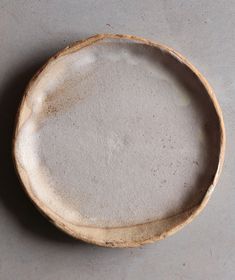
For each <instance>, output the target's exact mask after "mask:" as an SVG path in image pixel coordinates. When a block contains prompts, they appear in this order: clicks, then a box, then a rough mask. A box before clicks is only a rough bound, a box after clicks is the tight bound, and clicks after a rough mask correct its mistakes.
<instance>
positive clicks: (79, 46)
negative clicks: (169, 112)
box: [12, 33, 226, 248]
mask: <svg viewBox="0 0 235 280" xmlns="http://www.w3.org/2000/svg"><path fill="white" fill-rule="evenodd" d="M103 39H126V40H130V41H136V42H140V43H143V44H145V45H149V46H153V47H156V48H158V49H160V50H162V51H165V52H167V53H168V54H170V55H171V56H172V57H173V58H174V59H176V60H178V61H180V62H181V63H182V64H184V65H186V66H187V68H188V69H190V70H191V71H192V72H193V73H194V74H195V76H196V77H197V78H198V80H199V81H200V82H201V83H202V85H203V87H204V88H205V90H206V92H207V94H208V96H209V98H210V100H211V102H212V104H213V107H214V109H215V112H216V115H217V117H218V123H219V130H220V139H219V140H220V142H219V152H218V165H217V169H216V172H215V174H214V177H213V180H212V183H211V185H210V186H209V187H208V189H207V192H206V193H205V195H204V197H203V198H202V200H201V202H199V203H198V204H197V205H196V206H195V207H192V208H190V209H186V210H184V211H183V213H186V212H188V213H189V215H188V217H186V218H185V220H183V221H181V222H179V223H178V224H177V225H175V226H173V227H171V228H170V229H167V230H165V231H164V232H163V233H161V234H160V235H159V234H157V235H153V236H151V237H149V238H148V239H147V240H138V241H134V240H132V241H129V242H128V241H127V242H125V241H124V242H122V243H120V242H115V240H114V241H112V242H106V241H105V240H103V241H97V240H95V239H90V238H87V237H86V236H83V235H81V234H80V235H79V232H75V231H73V230H72V229H70V228H68V227H67V226H66V225H65V224H64V223H63V222H62V221H61V220H60V219H59V216H57V217H55V216H54V215H52V213H53V212H51V210H49V208H48V207H46V206H45V205H44V204H42V203H41V202H40V200H39V199H37V198H36V197H35V196H34V195H33V194H32V192H31V191H30V189H29V188H28V186H27V185H26V183H25V182H23V179H22V177H23V175H22V173H23V172H22V168H21V167H20V166H19V164H18V161H17V159H16V152H15V151H16V146H15V142H16V138H17V134H18V131H19V130H20V125H19V119H20V113H21V109H22V108H23V106H24V103H25V98H26V96H27V93H28V92H29V91H30V89H31V87H32V86H33V85H34V82H35V81H36V80H37V78H38V76H39V75H40V74H41V73H42V72H43V71H44V69H45V68H47V66H48V65H49V64H50V63H51V62H52V61H54V60H55V59H57V58H58V57H61V56H64V55H67V54H70V53H73V52H76V51H79V50H80V49H82V48H84V47H87V46H90V45H92V44H94V43H96V42H98V41H101V40H103ZM225 143H226V136H225V126H224V120H223V115H222V111H221V108H220V106H219V103H218V101H217V99H216V96H215V94H214V91H213V89H212V87H211V86H210V84H209V83H208V81H207V80H206V78H205V77H204V76H203V75H202V74H201V73H200V72H199V70H198V69H197V68H196V67H195V66H194V65H192V64H191V63H190V62H189V61H188V60H187V59H186V58H185V57H184V56H183V55H181V54H180V53H178V52H177V51H175V50H174V49H172V48H170V47H168V46H166V45H164V44H160V43H158V42H154V41H152V40H147V39H144V38H142V37H139V36H134V35H128V34H106V33H104V34H97V35H94V36H91V37H88V38H87V39H85V40H81V41H77V42H74V43H72V44H70V45H69V46H67V47H65V48H64V49H62V50H60V51H59V52H57V53H56V54H55V55H53V56H52V57H51V58H49V59H48V61H47V62H46V63H45V64H44V65H43V66H42V67H41V68H40V69H39V70H38V71H37V72H36V74H35V75H34V76H33V77H32V78H31V80H30V82H29V83H28V86H27V87H26V89H25V91H24V94H23V98H22V101H21V103H20V106H19V108H18V111H17V114H16V120H15V129H14V134H13V140H12V157H13V163H14V166H15V169H16V172H17V175H18V177H19V180H20V182H21V185H22V188H23V190H24V191H25V193H26V194H27V196H28V197H29V198H30V199H31V201H32V202H33V204H34V205H35V206H36V208H37V209H38V210H39V211H40V212H41V213H42V214H43V215H44V216H45V217H46V218H47V219H48V220H49V221H50V222H51V223H53V224H54V225H55V226H56V227H57V228H58V229H60V230H62V231H63V232H65V233H67V234H69V235H70V236H72V237H74V238H76V239H79V240H82V241H85V242H87V243H91V244H95V245H99V246H103V247H112V248H114V247H116V248H117V247H118V248H127V247H138V246H141V245H144V244H148V243H153V242H155V241H158V240H162V239H164V238H166V237H167V236H170V235H172V234H174V233H176V232H177V231H179V230H180V229H182V228H183V227H184V226H185V225H187V224H189V223H190V222H191V221H192V220H193V219H194V218H195V217H196V216H197V215H198V214H199V213H200V212H201V211H202V210H203V209H204V207H205V206H206V205H207V203H208V201H209V199H210V197H211V194H212V192H213V190H214V188H215V185H216V184H217V182H218V179H219V176H220V174H221V170H222V166H223V162H224V155H225ZM180 214H182V213H178V214H177V215H180ZM167 218H168V217H167ZM167 218H166V219H167ZM150 223H152V222H147V223H144V224H145V225H148V224H150ZM140 225H142V224H140ZM133 226H137V227H138V226H139V225H133ZM133 226H129V227H127V228H131V227H133Z"/></svg>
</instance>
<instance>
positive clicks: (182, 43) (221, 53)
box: [0, 0, 235, 280]
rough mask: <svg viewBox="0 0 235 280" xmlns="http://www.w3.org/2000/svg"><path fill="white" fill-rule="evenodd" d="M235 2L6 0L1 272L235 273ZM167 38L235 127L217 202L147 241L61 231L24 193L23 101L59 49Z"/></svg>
mask: <svg viewBox="0 0 235 280" xmlns="http://www.w3.org/2000/svg"><path fill="white" fill-rule="evenodd" d="M234 14H235V2H234V1H228V0H226V1H176V0H174V1H173V0H172V1H166V0H162V1H149V0H146V1H139V0H138V1H111V0H109V1H100V0H96V1H46V0H44V1H43V0H41V1H29V0H28V1H22V0H19V1H8V0H6V1H2V0H0V38H1V43H0V46H1V48H0V66H1V67H0V133H1V134H0V135H1V142H0V143H1V145H0V166H1V169H0V216H1V223H0V233H1V234H0V279H3V280H8V279H10V280H12V279H17V280H21V279H29V280H30V279H44V280H49V279H57V280H60V279H67V280H70V279H113V280H115V279H136V280H137V279H161V280H162V279H176V280H177V279H195V280H196V279H209V280H210V279H213V280H215V279H218V280H220V279H226V280H227V279H228V280H230V279H234V278H235V268H234V263H235V251H234V247H235V215H234V213H235V203H234V201H235V187H234V186H235V173H234V166H235V148H234V139H235V121H234V119H235V109H234V102H235V94H234V90H235V83H234V76H235V55H234V42H235V29H234V26H235V17H234ZM103 32H112V33H113V32H114V33H131V34H134V35H139V36H143V37H146V38H149V39H153V40H157V41H159V42H162V43H165V44H167V45H169V46H171V47H173V48H175V49H176V50H178V51H180V52H181V53H182V54H183V55H185V56H186V57H187V58H188V59H189V60H190V61H191V62H192V63H194V64H195V65H196V66H197V67H198V68H199V70H201V72H202V73H203V74H204V75H205V76H206V77H207V79H208V80H209V82H210V83H211V84H212V86H213V87H214V89H215V92H216V94H217V98H218V100H219V102H220V104H221V107H222V110H223V113H224V118H225V125H226V129H227V150H226V159H225V165H224V169H223V173H222V176H221V178H220V181H219V184H218V186H217V188H216V191H215V192H214V194H213V196H212V199H211V201H210V202H209V204H208V207H207V208H206V209H205V210H204V211H203V213H202V214H201V215H200V216H199V217H198V218H197V219H196V220H195V221H194V222H193V223H192V224H190V225H189V226H187V227H186V228H184V229H183V230H182V231H180V232H179V233H177V234H176V235H174V236H172V237H170V238H168V239H166V240H164V241H161V242H159V243H156V244H153V245H147V246H145V247H143V248H139V249H123V250H122V249H105V248H98V247H95V246H91V245H87V244H84V243H80V242H77V241H74V240H72V239H70V238H69V237H67V236H65V235H64V234H63V233H61V232H59V231H58V230H57V229H55V228H54V227H53V226H52V225H51V224H50V223H49V222H47V221H46V219H44V218H43V217H42V216H41V215H40V214H39V213H38V212H37V211H36V210H35V209H34V207H33V206H32V205H31V203H30V202H29V200H28V199H27V198H26V197H25V195H24V194H23V192H22V190H21V188H20V185H19V182H18V180H17V177H16V175H15V172H14V169H13V165H12V162H11V152H10V151H11V150H10V148H11V134H12V127H13V122H14V117H15V112H16V108H17V105H18V103H19V101H20V99H21V96H22V91H23V89H24V87H25V85H26V84H27V81H28V80H29V78H30V77H31V76H32V74H33V73H34V72H35V71H36V70H37V69H38V67H39V66H40V65H42V63H44V62H45V60H46V59H47V58H48V57H49V56H51V55H52V54H54V53H55V52H56V51H57V50H59V49H61V48H63V47H64V46H66V45H67V44H69V43H71V42H72V41H75V40H78V39H81V38H85V37H88V36H91V35H93V34H95V33H103Z"/></svg>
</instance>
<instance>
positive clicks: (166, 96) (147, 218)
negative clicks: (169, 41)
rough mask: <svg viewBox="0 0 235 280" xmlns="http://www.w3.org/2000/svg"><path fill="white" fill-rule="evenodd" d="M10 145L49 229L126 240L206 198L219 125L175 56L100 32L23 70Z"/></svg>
mask: <svg viewBox="0 0 235 280" xmlns="http://www.w3.org/2000/svg"><path fill="white" fill-rule="evenodd" d="M13 143H14V148H13V155H14V160H15V165H16V168H17V171H18V174H19V176H20V179H21V181H22V184H23V187H24V190H25V191H26V193H27V194H28V195H29V197H30V198H31V199H32V201H33V202H34V204H35V205H36V206H37V207H38V208H39V209H40V210H41V212H42V213H43V214H45V215H46V216H47V217H48V218H49V219H50V221H52V222H53V223H54V224H55V225H56V226H57V227H59V228H60V229H62V230H63V231H65V232H66V233H68V234H70V235H72V236H73V237H75V238H78V239H81V240H84V241H86V242H90V243H94V244H97V245H102V246H107V247H135V246H139V245H142V244H145V243H150V242H153V241H156V240H160V239H163V238H164V237H166V236H168V235H170V234H172V233H174V232H176V231H177V230H179V229H180V228H182V227H183V226H184V225H186V224H188V223H189V222H190V221H192V219H193V218H194V217H195V216H196V215H197V214H198V213H199V212H200V211H201V210H202V209H203V208H204V207H205V205H206V203H207V202H208V200H209V197H210V195H211V193H212V191H213V189H214V187H215V184H216V182H217V180H218V177H219V174H220V171H221V167H222V163H223V157H224V147H225V132H224V124H223V119H222V114H221V110H220V107H219V105H218V103H217V101H216V98H215V95H214V93H213V91H212V89H211V87H210V86H209V84H208V82H207V81H206V79H205V78H204V77H203V76H202V75H201V74H200V73H199V72H198V70H197V69H196V68H195V67H194V66H193V65H192V64H191V63H189V62H188V61H187V60H186V59H185V58H184V57H183V56H182V55H180V54H179V53H178V52H176V51H174V50H173V49H171V48H169V47H166V46H164V45H161V44H158V43H154V42H152V41H149V40H146V39H143V38H140V37H135V36H130V35H118V34H115V35H114V34H101V35H96V36H93V37H91V38H88V39H86V40H84V41H81V42H77V43H75V44H73V45H71V46H69V47H67V48H65V49H64V50H62V51H60V52H59V53H57V54H56V55H55V56H54V57H52V58H51V59H50V60H49V61H48V62H47V63H46V65H44V66H43V67H42V68H41V69H40V70H39V71H38V73H37V74H36V75H35V76H34V77H33V78H32V80H31V82H30V84H29V86H28V88H27V89H26V92H25V95H24V98H23V101H22V103H21V106H20V108H19V113H18V116H17V123H16V129H15V137H14V141H13Z"/></svg>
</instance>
